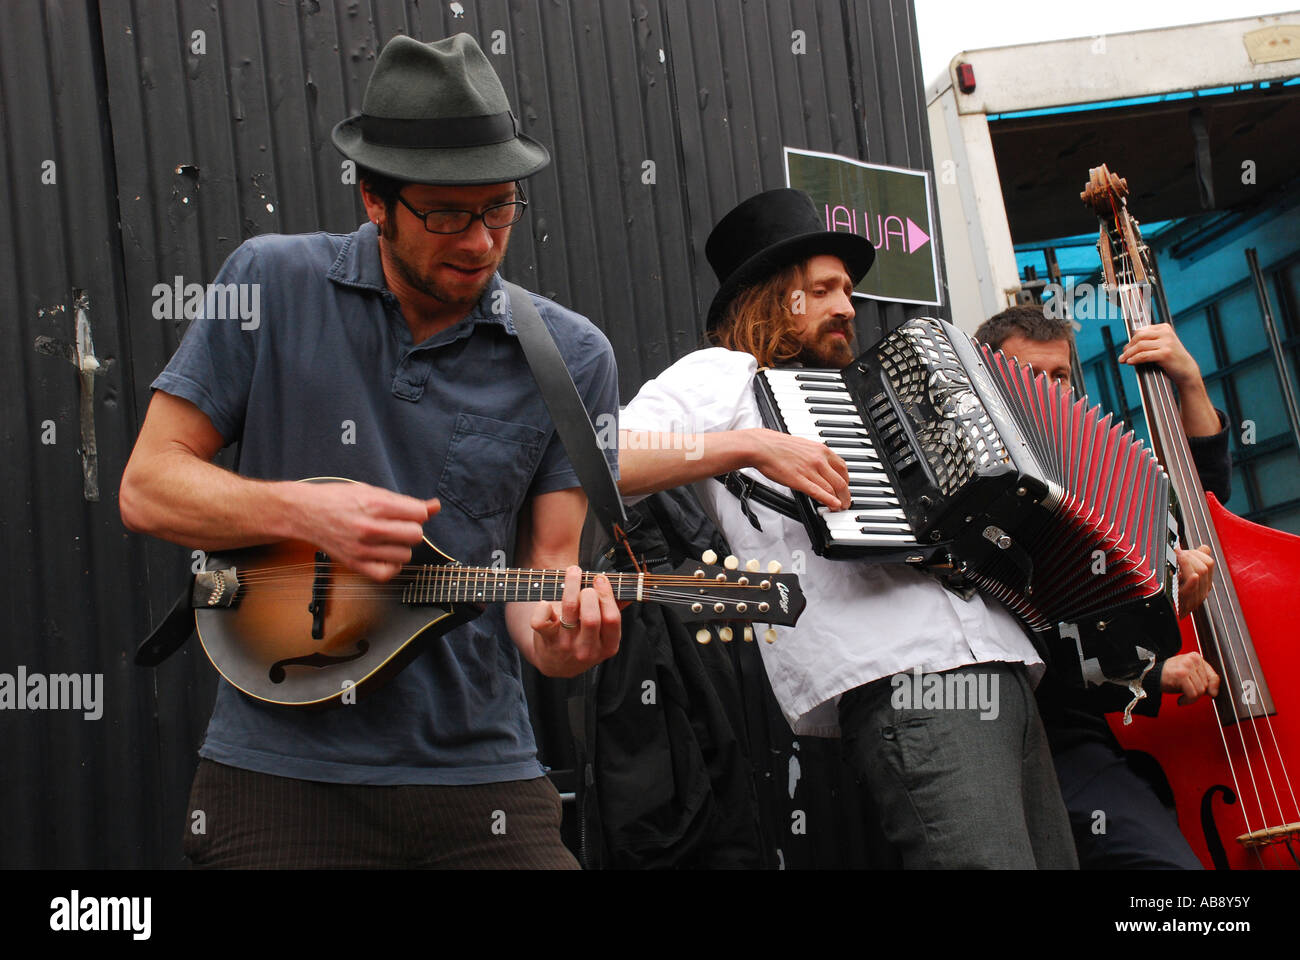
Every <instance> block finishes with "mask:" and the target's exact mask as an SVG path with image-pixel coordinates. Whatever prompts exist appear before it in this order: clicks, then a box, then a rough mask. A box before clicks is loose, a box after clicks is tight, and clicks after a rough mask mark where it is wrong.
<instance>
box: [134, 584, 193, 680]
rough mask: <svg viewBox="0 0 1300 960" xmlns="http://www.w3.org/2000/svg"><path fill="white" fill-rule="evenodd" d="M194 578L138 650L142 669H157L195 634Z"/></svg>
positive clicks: (139, 663) (136, 655)
mask: <svg viewBox="0 0 1300 960" xmlns="http://www.w3.org/2000/svg"><path fill="white" fill-rule="evenodd" d="M193 589H194V578H193V577H189V578H187V579H186V581H185V589H184V590H182V591H181V595H180V596H179V597H177V598H176V602H175V603H174V604H173V605H172V609H171V612H170V613H168V614H167V616H165V617H163V621H162V623H160V624H158V626H156V627H154V629H153V633H151V634H149V636H148V637H146V638H145V641H144V642H143V643H142V644H140V646H139V647H137V648H136V651H135V662H136V665H137V666H141V667H156V666H158V664H160V663H162V662H163V661H164V660H166V659H167V658H168V657H170V656H171V655H172V654H173V653H175V652H176V651H177V650H179V649H180V648H181V645H182V644H183V643H185V641H186V640H188V639H189V638H190V634H192V633H193V632H194V601H193Z"/></svg>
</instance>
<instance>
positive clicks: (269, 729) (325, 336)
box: [120, 34, 620, 868]
mask: <svg viewBox="0 0 1300 960" xmlns="http://www.w3.org/2000/svg"><path fill="white" fill-rule="evenodd" d="M334 143H335V145H336V146H337V147H338V148H339V150H340V151H341V152H342V153H343V154H345V155H346V156H347V157H349V158H350V159H351V160H353V161H355V162H356V164H357V166H358V170H359V173H360V184H361V196H362V199H363V201H364V204H365V209H366V213H367V216H368V217H369V220H370V222H369V223H366V224H363V225H362V226H361V228H360V229H358V230H357V231H356V232H355V233H352V234H349V235H346V236H344V235H331V234H323V233H318V234H309V235H299V236H260V237H255V238H253V239H251V240H249V241H247V242H246V243H244V244H242V245H241V246H240V247H239V248H238V249H237V250H236V251H235V252H234V253H233V254H232V255H231V256H230V258H229V259H228V260H227V262H226V264H225V266H224V267H223V268H222V270H221V273H220V274H219V276H218V277H217V280H218V281H219V282H221V283H226V284H230V283H234V284H246V285H250V286H251V287H252V289H253V290H254V291H256V293H257V296H258V297H259V299H258V301H257V302H259V304H260V317H259V322H258V323H257V324H241V323H240V322H239V321H237V320H236V321H228V320H224V319H220V318H219V317H216V316H201V317H200V318H199V319H197V320H195V321H194V323H193V324H192V326H191V327H190V329H189V330H188V331H187V334H186V336H185V339H184V341H183V343H182V344H181V346H180V348H179V349H178V350H177V352H176V354H175V356H174V357H173V358H172V360H171V362H170V363H169V364H168V366H167V368H166V370H165V371H164V372H163V373H162V374H161V375H160V376H159V377H158V379H157V380H156V381H155V382H154V384H153V386H154V388H155V393H154V395H153V399H152V402H151V404H150V407H149V412H148V415H147V418H146V420H145V423H144V426H143V428H142V430H141V433H140V437H139V439H138V440H137V443H136V446H135V450H134V451H133V453H132V456H131V460H130V463H129V464H128V466H127V470H126V472H125V474H124V476H123V479H122V487H121V496H120V501H121V510H122V516H123V520H124V521H125V523H126V524H127V526H129V527H130V528H131V529H134V530H141V531H144V532H147V533H151V534H153V535H155V536H160V537H164V538H166V539H169V540H173V541H175V542H178V543H182V544H185V545H187V546H192V547H199V548H202V549H205V550H217V549H226V548H235V547H242V546H247V545H252V544H257V543H265V542H269V541H275V540H282V539H294V540H301V541H306V542H309V543H312V544H314V545H316V547H317V548H318V549H319V550H322V551H324V552H325V553H327V554H328V555H329V556H330V557H332V558H333V559H334V560H337V561H340V562H342V563H343V564H345V565H346V566H348V567H350V568H352V569H354V570H356V571H359V572H361V573H363V574H365V575H367V576H369V577H370V578H372V579H373V580H376V581H380V582H383V581H388V580H391V579H392V578H393V577H394V576H395V574H396V573H397V572H398V569H399V567H400V565H401V564H403V563H405V562H406V561H408V560H409V559H410V557H411V546H412V544H415V543H417V542H419V540H420V538H421V536H422V535H425V536H427V537H428V538H429V539H430V540H431V541H432V542H434V543H436V544H439V545H441V546H442V547H443V548H444V549H446V550H447V551H448V552H449V553H451V554H453V555H454V556H456V557H457V559H459V560H461V561H463V562H465V563H467V564H471V565H478V566H487V565H489V564H493V563H495V562H496V561H498V560H499V559H500V558H501V557H502V556H504V557H505V559H506V562H507V564H508V565H512V566H520V567H534V568H565V567H567V568H568V574H567V577H566V582H565V587H564V593H563V600H562V602H560V603H540V604H537V605H531V604H520V603H516V604H507V605H504V609H503V605H502V604H489V605H488V606H487V610H486V612H485V613H484V614H483V615H482V616H481V617H479V618H478V619H476V620H474V621H472V622H470V623H469V624H466V625H464V626H461V627H458V628H456V629H453V630H451V631H449V632H447V633H445V634H444V635H443V636H441V637H438V638H436V639H435V640H433V641H431V642H430V643H429V644H428V647H427V649H426V650H425V651H424V652H423V653H422V654H421V655H420V656H419V657H417V658H416V659H415V660H413V661H412V662H411V663H410V665H409V666H407V667H406V668H405V669H404V670H402V671H401V672H400V673H398V674H397V675H396V676H394V677H393V678H392V679H390V680H389V681H388V682H387V683H386V684H384V685H383V686H381V687H380V688H379V689H378V690H375V691H373V692H372V693H371V694H370V695H369V696H368V697H363V698H360V699H359V700H357V701H356V702H355V703H352V704H350V705H344V706H339V707H337V708H335V709H333V710H331V711H321V712H302V711H300V710H298V709H295V708H289V707H283V706H278V705H273V704H267V703H264V702H261V701H257V700H254V699H252V698H250V697H246V696H244V695H243V694H241V693H240V692H238V691H236V690H235V689H234V688H233V687H232V686H230V685H229V684H228V683H226V682H225V681H222V682H221V683H220V686H219V689H218V694H217V703H216V707H215V709H214V711H213V715H212V720H211V723H210V724H209V727H208V731H207V735H206V737H205V740H204V743H203V746H202V747H201V748H200V751H199V753H200V757H201V758H202V759H201V761H200V764H199V769H198V772H197V774H196V777H195V781H194V787H193V791H192V794H191V799H190V806H191V819H190V821H189V822H188V823H187V827H189V828H190V829H187V832H186V836H185V849H186V853H187V855H188V856H189V857H190V858H191V859H192V861H193V862H195V863H196V864H199V865H204V866H238V867H247V866H280V867H328V866H339V867H383V866H400V867H406V866H410V867H419V866H428V867H459V866H493V867H518V866H523V867H568V868H573V867H576V862H575V861H574V859H573V858H572V857H571V856H570V855H569V854H568V852H567V850H565V848H564V847H563V845H562V844H561V842H560V837H559V829H558V827H559V823H560V802H559V798H558V796H557V794H556V792H555V790H554V788H553V787H551V785H550V783H549V781H548V780H547V779H546V777H545V776H544V773H545V771H544V769H543V768H542V766H541V765H540V764H539V763H538V760H537V755H536V746H535V743H534V739H533V732H532V729H531V726H530V724H529V720H528V712H527V705H526V703H525V699H524V691H523V686H522V682H521V677H520V660H519V656H520V654H521V653H522V655H523V656H524V657H526V658H527V659H528V660H529V661H530V662H531V663H533V664H534V665H535V666H537V667H538V668H539V669H540V670H541V671H542V672H543V673H546V674H549V675H554V676H572V675H575V674H577V673H579V672H581V671H583V670H585V669H587V668H588V667H589V666H591V665H592V664H594V663H596V662H598V661H600V660H602V659H605V658H606V657H608V656H610V655H611V654H612V653H613V652H614V651H615V650H616V649H617V647H618V641H619V635H620V617H619V613H618V609H617V605H616V604H615V602H614V599H613V594H612V592H611V590H610V588H609V584H608V581H607V580H605V578H603V577H600V578H597V580H596V586H595V587H594V589H593V588H587V589H583V590H579V586H580V584H579V580H578V572H579V570H578V568H577V567H576V566H569V565H570V564H573V563H574V561H575V560H576V559H577V555H578V543H579V535H580V531H581V526H582V522H583V519H584V516H585V512H586V497H585V495H584V493H583V491H582V489H581V487H580V485H579V482H578V479H577V476H576V474H575V473H574V471H573V467H572V466H571V464H570V463H569V460H568V457H567V456H566V454H565V451H564V449H563V447H562V445H561V443H560V440H559V439H558V437H557V436H556V433H555V428H554V425H553V423H552V422H551V419H550V416H549V414H548V413H547V411H546V408H545V405H544V403H543V401H542V398H541V396H540V395H539V393H538V391H537V387H536V384H535V382H534V380H533V378H532V375H531V373H530V371H529V368H528V365H527V363H526V361H525V359H524V356H523V352H522V350H521V348H520V345H519V342H518V340H517V338H516V331H515V326H514V318H513V315H512V313H511V310H510V300H509V297H508V296H507V295H506V288H505V286H504V284H503V281H502V280H501V278H500V276H499V275H498V273H497V270H498V268H499V266H500V264H501V260H502V257H503V256H504V254H505V250H506V244H507V241H508V240H509V236H510V229H511V225H512V224H513V223H515V222H516V221H517V220H518V219H519V218H520V217H521V216H522V215H523V212H524V207H525V205H526V201H525V200H524V198H523V196H522V194H521V193H520V191H519V186H518V181H519V180H521V179H522V178H524V177H527V176H530V175H532V174H534V173H536V172H538V171H539V170H541V169H542V168H543V167H545V166H546V165H547V163H549V160H550V157H549V154H548V152H547V150H546V149H545V148H544V147H543V146H541V145H540V144H538V143H536V142H535V141H533V140H531V139H529V138H528V137H526V136H524V135H523V134H521V133H519V131H518V126H517V123H516V121H515V118H514V115H513V113H512V112H511V110H510V105H509V103H508V101H507V99H506V96H505V91H504V90H503V89H502V86H501V83H500V81H499V79H498V78H497V76H496V74H495V72H494V71H493V70H492V67H491V66H490V65H489V64H488V61H487V58H486V57H485V56H484V55H483V52H482V51H481V50H480V49H479V47H478V45H477V44H476V43H475V42H474V40H473V39H472V38H471V37H469V36H468V35H466V34H460V35H458V36H455V37H451V38H449V39H446V40H442V41H439V42H437V43H431V44H424V43H419V42H417V41H415V40H413V39H411V38H409V37H404V36H398V37H396V38H394V39H393V40H392V41H391V42H390V43H388V44H387V45H386V46H385V47H384V50H383V52H382V53H381V54H380V57H379V59H378V61H377V63H376V64H375V69H374V73H373V74H372V76H371V78H370V81H369V83H368V85H367V87H366V93H365V97H364V100H363V103H362V112H361V115H360V116H357V117H353V118H351V119H349V120H346V121H344V122H342V123H340V124H339V125H338V126H337V127H336V128H335V130H334ZM226 289H229V288H226ZM533 302H534V303H535V305H536V307H537V310H538V312H539V313H540V315H541V317H542V319H543V321H544V322H545V323H546V325H547V327H548V329H549V330H550V332H551V334H552V336H553V337H554V339H555V341H556V344H557V346H558V347H559V350H560V353H561V356H562V357H563V358H564V360H565V362H566V364H567V366H568V367H569V369H570V371H571V372H572V374H573V377H574V380H575V383H576V384H577V387H578V391H579V393H580V394H581V396H582V399H583V402H584V404H585V405H586V407H587V409H588V412H589V413H590V415H591V416H592V418H593V419H595V418H596V417H598V416H600V415H602V414H603V415H608V416H615V415H617V411H618V387H617V374H616V371H615V367H614V360H613V352H612V350H611V348H610V346H609V343H608V341H607V340H606V339H605V337H604V336H603V335H602V334H601V333H600V331H599V330H598V329H597V328H596V327H595V326H594V325H593V324H592V323H590V321H588V320H586V319H585V318H583V317H580V316H578V315H577V314H574V313H572V312H571V311H568V310H566V309H564V308H563V307H560V306H558V305H556V304H554V303H551V302H550V301H548V300H545V299H543V298H541V297H538V296H536V295H533ZM236 441H238V442H239V445H240V446H239V458H238V467H237V472H234V473H231V472H228V471H226V470H223V469H220V468H218V467H216V466H215V465H213V464H212V463H211V460H212V458H213V457H214V456H215V455H216V454H217V452H218V451H219V450H220V449H221V448H222V447H224V446H226V445H227V444H230V443H234V442H236ZM608 456H609V458H610V460H611V461H614V452H613V451H610V452H609V453H608ZM615 465H616V464H614V463H613V462H611V466H615ZM313 476H316V477H319V476H328V477H346V478H350V479H353V480H356V481H360V482H359V483H355V484H342V483H321V484H303V483H294V482H289V481H294V480H297V479H299V478H303V477H313ZM199 811H202V816H201V817H199V816H198V814H199ZM200 822H201V824H202V827H203V828H202V829H201V830H200V829H195V827H196V826H197V825H198V824H199V823H200Z"/></svg>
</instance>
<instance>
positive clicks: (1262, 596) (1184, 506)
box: [1080, 164, 1300, 869]
mask: <svg viewBox="0 0 1300 960" xmlns="http://www.w3.org/2000/svg"><path fill="white" fill-rule="evenodd" d="M1080 196H1081V198H1082V199H1083V201H1084V203H1085V204H1087V205H1088V206H1089V207H1090V208H1091V209H1092V210H1094V211H1095V212H1096V214H1097V216H1098V219H1099V220H1100V221H1101V233H1100V238H1099V240H1098V242H1097V249H1098V252H1099V253H1100V254H1101V263H1102V273H1103V277H1104V281H1105V284H1106V287H1107V288H1108V290H1109V292H1110V293H1111V295H1112V296H1113V297H1116V298H1117V299H1118V303H1119V305H1120V309H1121V312H1122V313H1123V316H1124V322H1125V325H1126V327H1127V328H1128V335H1129V336H1130V337H1132V336H1133V334H1134V333H1135V332H1136V331H1137V330H1139V329H1141V328H1142V327H1144V326H1147V325H1149V324H1150V323H1152V322H1153V318H1152V317H1151V316H1150V312H1151V311H1150V307H1149V305H1150V303H1151V298H1150V297H1144V296H1143V290H1144V288H1146V285H1148V284H1151V285H1153V287H1154V285H1156V284H1158V282H1159V278H1158V275H1157V274H1156V273H1155V271H1153V269H1152V262H1151V258H1150V251H1149V250H1148V249H1147V247H1146V246H1145V245H1144V244H1143V243H1142V237H1141V233H1140V231H1139V229H1138V222H1137V221H1136V220H1135V219H1134V218H1133V217H1132V216H1131V215H1130V214H1129V211H1128V203H1127V196H1128V183H1127V181H1126V180H1123V179H1121V178H1120V177H1117V176H1115V175H1114V174H1113V173H1111V172H1110V170H1108V169H1107V168H1106V166H1105V165H1104V164H1103V165H1102V166H1100V167H1095V168H1093V169H1092V170H1090V171H1089V182H1088V185H1087V187H1086V188H1085V190H1084V191H1083V193H1082V194H1080ZM1137 375H1138V382H1139V388H1140V391H1141V395H1142V408H1143V412H1144V413H1145V414H1146V418H1147V424H1148V426H1149V428H1150V432H1151V440H1152V446H1153V447H1154V448H1155V452H1156V456H1157V457H1158V459H1159V460H1160V462H1161V464H1162V465H1163V466H1164V468H1165V470H1166V472H1167V473H1168V474H1169V477H1170V481H1171V483H1172V486H1173V488H1174V490H1175V492H1176V493H1177V496H1178V500H1179V503H1180V506H1181V513H1182V523H1183V529H1182V545H1183V546H1184V547H1185V548H1191V547H1196V546H1199V545H1201V544H1208V545H1209V546H1210V548H1211V550H1212V551H1213V556H1214V561H1215V568H1214V582H1213V586H1212V587H1211V589H1210V593H1209V595H1208V596H1207V597H1206V599H1205V602H1204V603H1203V604H1202V605H1201V606H1200V608H1199V609H1198V610H1197V611H1196V612H1195V613H1193V614H1192V615H1191V616H1190V617H1186V618H1184V620H1183V621H1182V635H1183V648H1182V651H1183V652H1184V653H1185V652H1188V651H1190V650H1196V651H1199V652H1200V653H1201V655H1202V656H1203V657H1205V659H1206V660H1207V661H1209V663H1210V665H1211V666H1213V667H1214V669H1215V670H1216V671H1217V672H1218V674H1219V677H1220V686H1219V693H1218V695H1217V696H1216V697H1214V698H1213V699H1211V698H1209V697H1202V698H1201V699H1200V700H1198V701H1197V702H1196V703H1195V704H1192V705H1190V706H1185V707H1180V706H1178V704H1177V702H1176V700H1177V697H1176V696H1175V695H1173V694H1165V695H1164V696H1165V699H1166V700H1167V701H1171V702H1166V703H1164V704H1162V706H1161V709H1160V713H1159V716H1158V717H1155V718H1151V717H1137V718H1135V722H1134V723H1132V724H1131V725H1129V726H1124V725H1123V724H1121V723H1120V722H1119V720H1118V718H1116V717H1115V716H1112V717H1111V725H1112V728H1113V729H1114V730H1115V733H1116V736H1118V737H1119V739H1120V742H1121V743H1122V744H1123V745H1124V747H1125V748H1127V749H1129V750H1139V751H1143V752H1145V753H1148V754H1150V755H1151V756H1153V757H1154V758H1155V759H1156V760H1157V761H1158V762H1159V764H1160V766H1161V768H1162V769H1163V771H1164V774H1165V776H1166V777H1167V779H1168V781H1169V785H1170V787H1171V789H1172V791H1173V795H1174V802H1175V805H1176V808H1177V813H1178V822H1179V826H1180V828H1181V830H1182V832H1183V834H1184V836H1186V838H1187V840H1188V842H1189V843H1190V845H1191V847H1192V849H1193V850H1194V851H1195V852H1196V854H1197V856H1198V857H1200V859H1201V862H1202V863H1203V864H1205V866H1207V867H1214V868H1217V869H1243V868H1260V867H1267V868H1279V867H1292V868H1294V867H1296V866H1300V848H1298V847H1297V845H1296V842H1295V841H1296V839H1297V836H1300V803H1298V802H1297V791H1298V790H1300V777H1293V776H1292V775H1291V773H1290V772H1289V769H1288V761H1289V760H1291V759H1293V758H1294V759H1300V676H1298V675H1297V673H1298V668H1300V655H1298V654H1300V643H1297V642H1296V639H1295V638H1296V634H1297V629H1298V625H1300V602H1297V596H1298V595H1300V537H1295V536H1292V535H1290V534H1287V533H1282V532H1280V531H1277V530H1272V529H1269V528H1268V527H1263V526H1260V525H1258V524H1254V523H1250V522H1249V521H1246V520H1243V519H1241V518H1240V517H1237V516H1235V515H1234V514H1232V513H1230V512H1229V511H1228V510H1226V509H1225V508H1224V507H1223V506H1222V505H1221V504H1220V503H1219V502H1218V500H1217V499H1215V497H1214V494H1212V493H1206V491H1205V489H1204V487H1202V485H1201V479H1200V475H1199V474H1198V473H1197V470H1196V465H1195V464H1194V463H1193V462H1192V457H1191V453H1190V450H1189V448H1188V444H1187V436H1186V433H1185V432H1184V430H1183V424H1182V418H1181V415H1180V413H1179V409H1178V402H1177V400H1176V398H1175V393H1174V388H1173V385H1172V383H1171V382H1170V380H1169V378H1168V376H1167V375H1166V374H1165V372H1164V371H1163V370H1161V369H1160V368H1159V367H1158V366H1156V365H1155V364H1145V365H1142V366H1139V367H1138V368H1137ZM1297 773H1300V768H1298V770H1297Z"/></svg>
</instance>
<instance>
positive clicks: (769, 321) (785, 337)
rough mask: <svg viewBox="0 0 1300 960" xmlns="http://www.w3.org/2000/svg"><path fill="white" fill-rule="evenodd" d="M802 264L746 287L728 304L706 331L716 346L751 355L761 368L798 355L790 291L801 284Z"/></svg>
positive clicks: (787, 360)
mask: <svg viewBox="0 0 1300 960" xmlns="http://www.w3.org/2000/svg"><path fill="white" fill-rule="evenodd" d="M803 280H804V270H803V264H802V263H795V264H791V265H790V266H788V267H786V268H785V269H784V270H781V271H779V272H777V273H774V274H772V276H770V277H768V278H767V279H766V280H764V281H763V282H762V283H757V284H755V285H754V286H752V287H746V288H745V289H744V290H742V291H740V293H738V294H736V296H735V297H734V298H733V299H732V301H731V303H730V304H728V305H727V310H726V312H725V313H724V314H723V317H722V320H721V321H720V322H719V323H718V325H717V326H716V327H714V328H713V329H712V330H710V331H709V332H708V340H709V342H710V343H711V344H713V345H714V346H716V347H726V348H727V349H728V350H739V351H741V352H742V353H750V354H753V355H754V356H755V357H756V358H757V359H758V365H759V366H760V367H777V366H780V365H781V364H783V363H788V362H790V361H791V360H793V359H794V358H795V357H797V356H799V353H800V351H802V350H803V344H802V343H800V341H799V336H798V334H797V333H796V331H795V315H794V311H793V310H791V309H790V299H791V294H792V293H793V292H794V291H795V290H797V289H799V288H800V287H802V286H803Z"/></svg>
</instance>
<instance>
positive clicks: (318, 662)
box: [266, 638, 370, 683]
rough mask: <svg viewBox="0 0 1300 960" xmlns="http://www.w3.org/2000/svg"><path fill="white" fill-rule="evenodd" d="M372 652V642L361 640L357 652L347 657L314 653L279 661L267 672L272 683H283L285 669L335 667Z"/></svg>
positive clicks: (358, 642)
mask: <svg viewBox="0 0 1300 960" xmlns="http://www.w3.org/2000/svg"><path fill="white" fill-rule="evenodd" d="M369 650H370V641H369V640H366V639H364V638H363V639H361V640H358V641H357V652H356V653H352V654H349V655H348V656H345V657H340V656H333V655H331V654H328V653H319V652H317V653H312V654H308V655H307V656H305V657H290V658H288V659H286V660H277V661H276V662H275V663H273V664H271V666H270V668H269V669H268V670H267V672H266V675H267V678H268V679H270V681H271V682H272V683H283V682H284V679H285V670H284V668H285V667H317V668H323V667H333V666H336V665H338V664H341V663H350V662H351V661H353V660H356V659H358V658H360V657H364V656H365V655H366V654H367V653H368V652H369Z"/></svg>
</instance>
